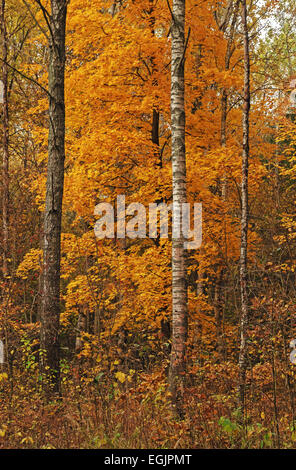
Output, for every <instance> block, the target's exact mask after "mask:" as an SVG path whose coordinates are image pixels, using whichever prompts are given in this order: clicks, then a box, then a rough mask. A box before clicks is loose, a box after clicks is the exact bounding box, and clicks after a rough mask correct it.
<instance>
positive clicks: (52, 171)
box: [41, 0, 67, 392]
mask: <svg viewBox="0 0 296 470" xmlns="http://www.w3.org/2000/svg"><path fill="white" fill-rule="evenodd" d="M66 15H67V2H66V1H65V0H51V15H50V29H51V31H50V39H49V71H48V72H49V76H48V82H49V85H48V86H49V95H50V97H49V135H48V166H47V183H46V201H45V218H44V260H43V293H42V294H43V296H42V312H41V348H42V350H43V351H44V354H43V355H42V363H41V366H42V371H43V374H44V376H45V378H46V380H45V382H44V385H45V389H46V390H52V391H54V392H59V383H60V380H59V378H60V366H59V320H60V258H61V220H62V201H63V186H64V160H65V98H64V75H65V34H66V33H65V29H66Z"/></svg>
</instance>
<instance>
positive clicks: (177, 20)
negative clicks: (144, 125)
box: [169, 0, 187, 416]
mask: <svg viewBox="0 0 296 470" xmlns="http://www.w3.org/2000/svg"><path fill="white" fill-rule="evenodd" d="M172 16H173V21H172V27H171V35H172V65H171V126H172V166H173V206H174V210H173V237H172V350H171V359H170V370H169V384H170V391H171V394H172V403H173V405H174V408H175V410H176V411H177V413H178V415H180V416H182V415H183V411H182V409H183V407H182V390H183V379H184V373H185V352H186V339H187V282H186V262H185V261H186V256H185V249H184V237H183V234H182V230H181V218H180V217H178V213H177V211H176V209H177V208H178V207H179V208H181V205H182V203H185V202H186V199H187V198H186V157H185V104H184V98H185V90H184V61H185V52H186V51H185V0H173V8H172Z"/></svg>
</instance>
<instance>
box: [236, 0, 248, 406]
mask: <svg viewBox="0 0 296 470" xmlns="http://www.w3.org/2000/svg"><path fill="white" fill-rule="evenodd" d="M242 24H243V34H244V103H243V152H242V186H241V204H242V214H241V252H240V289H241V319H240V353H239V387H238V389H239V403H240V407H241V409H242V410H243V409H244V406H245V382H246V369H247V325H248V292H247V274H248V271H247V248H248V218H249V208H248V166H249V113H250V53H249V32H248V23H247V5H246V0H242Z"/></svg>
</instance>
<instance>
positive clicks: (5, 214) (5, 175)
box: [1, 0, 9, 277]
mask: <svg viewBox="0 0 296 470" xmlns="http://www.w3.org/2000/svg"><path fill="white" fill-rule="evenodd" d="M5 3H6V2H5V0H2V2H1V35H2V54H3V65H2V82H3V161H2V181H3V195H2V224H3V246H2V248H3V276H4V277H6V276H8V274H9V272H8V259H7V258H8V257H9V256H8V237H9V115H8V68H7V57H8V44H7V30H6V18H5Z"/></svg>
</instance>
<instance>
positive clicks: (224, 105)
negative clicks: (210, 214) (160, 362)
mask: <svg viewBox="0 0 296 470" xmlns="http://www.w3.org/2000/svg"><path fill="white" fill-rule="evenodd" d="M239 4H240V0H237V1H236V2H235V4H233V2H229V5H228V9H227V11H228V21H227V18H225V21H224V22H223V25H221V27H220V29H221V28H222V31H224V33H225V34H226V30H228V33H227V37H228V39H227V47H226V53H225V70H226V71H228V70H229V68H230V60H231V57H232V54H233V52H234V47H233V42H234V36H235V27H236V24H237V17H238V13H239ZM231 15H232V18H231ZM228 23H229V28H228ZM227 112H228V90H227V88H223V89H222V94H221V131H220V140H221V147H223V148H226V144H227ZM227 186H228V180H227V175H226V174H224V175H223V178H222V184H221V198H222V201H223V202H224V203H225V202H226V201H227ZM225 210H226V206H225ZM225 217H226V213H225ZM225 217H224V222H223V224H224V227H223V230H224V235H225V260H226V262H227V227H226V220H225ZM226 274H227V271H226V269H225V267H222V270H221V275H220V279H219V280H217V284H216V287H215V321H216V337H217V350H218V354H219V356H220V358H221V359H223V358H224V352H225V351H224V349H225V348H224V341H223V305H225V302H226V292H225V285H226V283H227V280H226ZM223 288H224V299H223V301H222V299H221V298H222V294H223V292H222V291H223ZM216 299H217V300H218V301H217V302H216Z"/></svg>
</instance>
